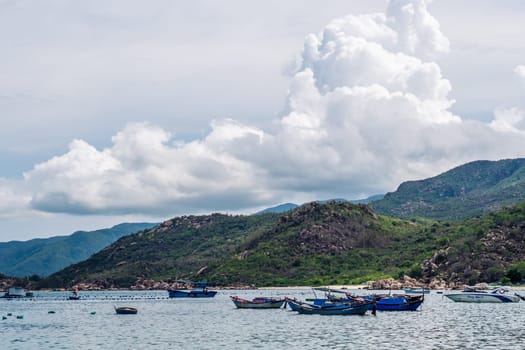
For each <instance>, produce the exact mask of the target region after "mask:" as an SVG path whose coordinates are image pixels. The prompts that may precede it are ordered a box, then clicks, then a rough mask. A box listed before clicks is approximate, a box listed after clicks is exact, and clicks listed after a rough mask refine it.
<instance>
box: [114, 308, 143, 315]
mask: <svg viewBox="0 0 525 350" xmlns="http://www.w3.org/2000/svg"><path fill="white" fill-rule="evenodd" d="M115 312H116V313H117V314H119V315H135V314H137V312H138V310H137V309H135V308H133V307H116V308H115Z"/></svg>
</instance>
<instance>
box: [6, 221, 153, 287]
mask: <svg viewBox="0 0 525 350" xmlns="http://www.w3.org/2000/svg"><path fill="white" fill-rule="evenodd" d="M155 225H156V224H154V223H124V224H120V225H116V226H113V227H112V228H108V229H102V230H96V231H77V232H75V233H73V234H71V235H70V236H57V237H51V238H39V239H32V240H29V241H23V242H21V241H11V242H5V243H0V271H1V272H2V273H3V274H5V275H8V276H15V277H25V276H31V275H35V274H36V275H39V276H48V275H49V274H51V273H53V272H56V271H58V270H60V269H63V268H64V267H66V266H69V265H71V264H74V263H77V262H79V261H82V260H85V259H87V258H89V257H90V256H91V255H92V254H93V253H96V252H98V251H99V250H100V249H102V248H104V247H106V246H108V245H109V244H111V243H113V242H115V241H116V240H117V239H119V238H121V237H122V236H125V235H129V234H132V233H135V232H139V231H142V230H146V229H149V228H151V227H153V226H155Z"/></svg>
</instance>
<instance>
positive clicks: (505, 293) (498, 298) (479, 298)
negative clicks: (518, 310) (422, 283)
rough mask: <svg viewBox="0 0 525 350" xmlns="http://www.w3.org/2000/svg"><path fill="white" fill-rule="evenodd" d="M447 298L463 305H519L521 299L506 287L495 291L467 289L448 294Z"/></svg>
mask: <svg viewBox="0 0 525 350" xmlns="http://www.w3.org/2000/svg"><path fill="white" fill-rule="evenodd" d="M445 296H446V297H447V298H449V299H450V300H452V301H456V302H463V303H517V302H519V301H520V297H519V296H516V295H515V294H514V295H512V294H511V293H510V290H509V289H508V288H506V287H499V288H496V289H493V290H479V289H475V288H465V289H464V290H463V291H462V292H459V293H448V294H445Z"/></svg>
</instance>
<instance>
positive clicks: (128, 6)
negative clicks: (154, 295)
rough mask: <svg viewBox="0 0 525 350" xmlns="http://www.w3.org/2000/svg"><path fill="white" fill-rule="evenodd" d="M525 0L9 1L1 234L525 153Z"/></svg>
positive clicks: (362, 193)
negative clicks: (283, 0) (524, 24)
mask: <svg viewBox="0 0 525 350" xmlns="http://www.w3.org/2000/svg"><path fill="white" fill-rule="evenodd" d="M523 23H525V3H524V2H523V1H521V0H501V1H497V2H496V1H492V0H477V1H474V0H436V1H428V0H391V1H385V0H366V1H364V0H323V1H320V0H306V1H299V0H289V1H285V2H282V1H273V0H268V1H264V2H256V3H255V2H247V1H240V0H225V1H221V2H217V1H211V0H196V1H192V2H186V1H184V2H182V1H171V0H170V1H168V0H152V1H148V2H144V1H133V0H132V1H130V0H126V1H124V0H104V1H102V0H100V1H83V2H80V1H66V0H16V1H15V0H0V52H1V55H0V241H10V240H28V239H31V238H42V237H50V236H56V235H66V234H70V233H72V232H74V231H77V230H93V229H99V228H105V227H110V226H112V225H115V224H118V223H121V222H139V221H149V222H160V221H163V220H166V219H169V218H171V217H175V216H180V215H188V214H208V213H213V212H222V213H231V214H235V213H241V214H247V213H253V212H256V211H257V210H260V209H262V208H266V207H270V206H274V205H277V204H280V203H285V202H294V203H304V202H307V201H311V200H318V199H329V198H347V199H358V198H365V197H367V196H370V195H374V194H380V193H386V192H390V191H394V190H395V189H396V188H397V186H398V185H399V184H400V183H401V182H403V181H408V180H416V179H423V178H427V177H431V176H435V175H437V174H439V173H441V172H443V171H446V170H449V169H451V168H452V167H455V166H458V165H460V164H463V163H465V162H469V161H473V160H479V159H490V160H497V159H502V158H517V157H524V156H525V112H524V110H525V103H524V101H525V99H524V95H525V41H524V40H523V38H524V37H525V26H523Z"/></svg>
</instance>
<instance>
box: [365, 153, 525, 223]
mask: <svg viewBox="0 0 525 350" xmlns="http://www.w3.org/2000/svg"><path fill="white" fill-rule="evenodd" d="M523 200H525V159H523V158H520V159H505V160H499V161H475V162H471V163H467V164H465V165H461V166H459V167H457V168H454V169H452V170H449V171H447V172H445V173H443V174H441V175H438V176H436V177H433V178H430V179H426V180H420V181H409V182H404V183H402V184H401V185H400V186H399V188H398V189H397V191H395V192H392V193H387V194H386V195H385V197H384V198H383V199H382V200H379V201H375V202H373V203H372V204H371V207H372V208H373V209H374V210H375V211H377V212H378V213H381V214H384V215H389V216H393V217H398V218H405V219H406V218H411V217H417V216H419V217H425V218H429V219H435V220H460V219H466V218H470V217H474V216H477V215H481V214H485V213H489V212H492V211H495V210H498V209H500V208H503V207H505V206H511V205H514V204H516V203H518V202H520V201H523Z"/></svg>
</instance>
